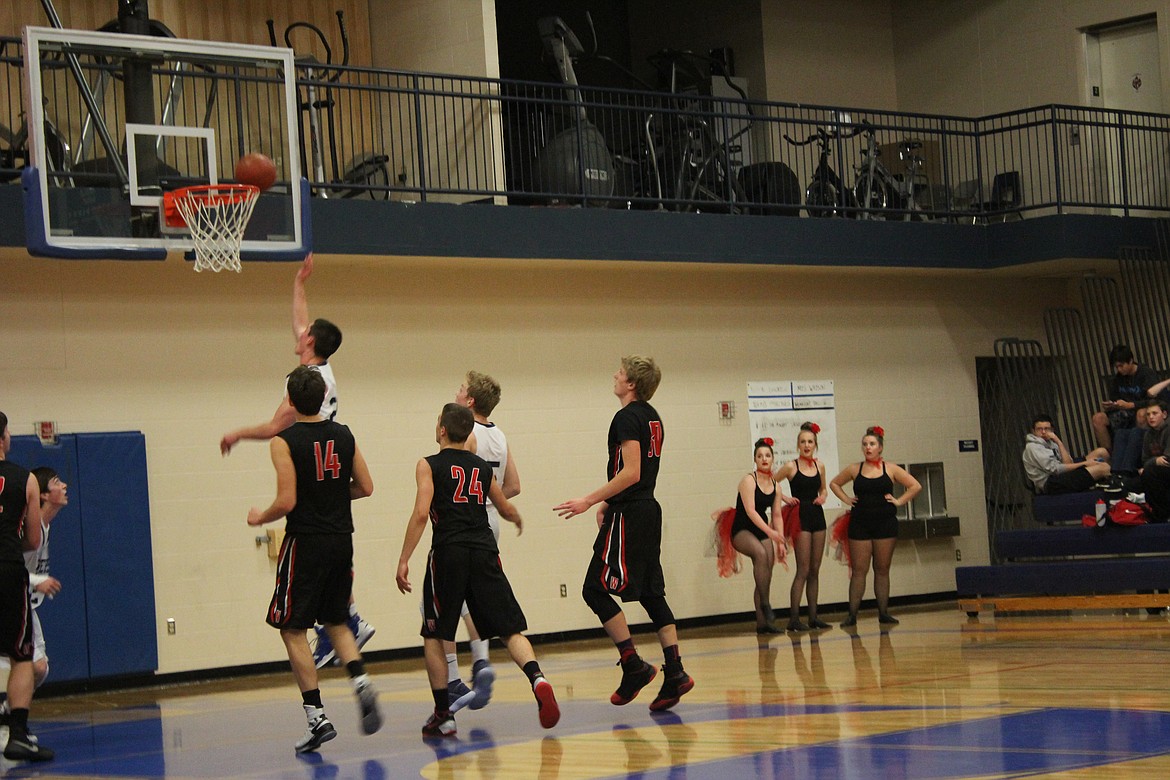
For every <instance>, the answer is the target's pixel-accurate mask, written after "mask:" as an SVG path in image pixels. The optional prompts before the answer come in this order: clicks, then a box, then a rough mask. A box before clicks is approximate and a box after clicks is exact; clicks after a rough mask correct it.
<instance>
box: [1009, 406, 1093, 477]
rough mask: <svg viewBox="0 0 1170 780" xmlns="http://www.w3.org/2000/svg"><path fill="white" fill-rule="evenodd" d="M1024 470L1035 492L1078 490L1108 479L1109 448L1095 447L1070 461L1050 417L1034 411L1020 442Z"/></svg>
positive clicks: (1070, 457)
mask: <svg viewBox="0 0 1170 780" xmlns="http://www.w3.org/2000/svg"><path fill="white" fill-rule="evenodd" d="M1024 471H1025V472H1027V474H1028V479H1030V480H1031V481H1032V484H1033V485H1034V486H1035V488H1036V492H1037V493H1048V494H1051V495H1056V494H1059V493H1080V492H1082V491H1085V490H1090V489H1092V487H1093V485H1095V484H1097V483H1098V482H1102V481H1105V480H1108V479H1109V477H1110V468H1109V452H1108V451H1107V450H1105V449H1104V448H1102V447H1098V448H1097V449H1095V450H1093V451H1092V452H1090V453H1089V454H1088V455H1087V456H1086V457H1085V459H1084V460H1082V461H1074V460H1073V458H1072V455H1070V454H1069V452H1068V447H1065V446H1064V442H1062V441H1061V440H1060V437H1058V436H1057V435H1056V431H1055V430H1053V427H1052V418H1051V417H1049V416H1048V415H1047V414H1038V415H1036V417H1035V418H1033V420H1032V432H1031V433H1029V434H1028V436H1027V438H1026V439H1025V443H1024Z"/></svg>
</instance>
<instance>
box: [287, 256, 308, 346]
mask: <svg viewBox="0 0 1170 780" xmlns="http://www.w3.org/2000/svg"><path fill="white" fill-rule="evenodd" d="M312 275H313V253H312V252H310V253H309V255H308V257H306V258H305V262H303V263H301V267H300V268H298V269H297V275H296V277H295V278H294V279H293V299H292V329H293V339H294V340H299V339H300V338H301V335H302V334H303V333H304V332H305V331H306V330H308V329H309V299H308V297H307V296H306V295H305V281H306V280H308V278H309V277H310V276H312Z"/></svg>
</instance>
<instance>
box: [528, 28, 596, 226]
mask: <svg viewBox="0 0 1170 780" xmlns="http://www.w3.org/2000/svg"><path fill="white" fill-rule="evenodd" d="M537 26H538V28H539V30H540V38H541V40H542V41H543V42H544V49H545V51H546V52H548V53H549V54H550V55H551V56H552V58H553V61H554V62H555V63H556V66H557V72H558V73H559V74H560V76H561V81H562V82H563V83H564V84H565V86H567V87H568V88H569V89H568V95H569V98H570V99H571V100H572V101H573V102H574V103H575V104H576V107H575V109H574V110H573V112H572V120H571V123H570V124H569V126H568V127H565V128H564V129H562V130H559V131H558V132H557V133H556V134H555V135H554V136H553V137H552V140H550V141H549V142H548V143H547V144H545V146H544V148H543V149H542V150H541V151H540V152H539V153H538V155H537V160H536V176H537V181H536V183H535V184H536V186H537V188H538V190H539V191H541V192H551V193H557V194H556V195H555V196H554V197H553V201H552V202H553V203H558V202H560V201H561V200H563V199H565V198H564V197H563V196H581V195H583V196H584V198H583V199H582V200H580V201H577V199H576V198H569V200H572V201H577V202H580V203H582V204H583V205H588V206H604V205H608V202H607V201H606V200H596V198H598V197H600V198H607V197H608V196H610V195H612V194H613V179H614V170H613V157H612V156H611V155H610V153H609V148H608V147H607V146H606V143H605V136H603V135H602V134H601V131H600V130H598V129H597V126H596V125H594V124H593V123H592V122H590V121H589V117H588V115H587V114H586V113H585V104H584V100H583V98H582V97H581V88H580V86H579V85H578V84H577V73H576V71H575V70H574V68H573V59H574V58H575V57H580V56H581V55H582V54H584V53H585V48H584V47H583V46H582V45H581V41H580V40H578V39H577V36H576V35H574V34H573V31H572V30H570V29H569V26H568V25H567V24H565V22H564V21H563V20H562V19H561V18H560V17H558V16H546V17H544V18H543V19H540V20H539V21H538V22H537ZM591 198H593V199H595V200H591Z"/></svg>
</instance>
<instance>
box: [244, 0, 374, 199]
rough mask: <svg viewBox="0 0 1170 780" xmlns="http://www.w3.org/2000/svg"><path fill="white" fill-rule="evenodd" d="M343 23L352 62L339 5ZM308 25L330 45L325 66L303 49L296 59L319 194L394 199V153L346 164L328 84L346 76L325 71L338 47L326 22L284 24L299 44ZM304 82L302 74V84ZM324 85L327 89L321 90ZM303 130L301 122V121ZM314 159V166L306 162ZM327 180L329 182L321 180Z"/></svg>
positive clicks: (344, 48)
mask: <svg viewBox="0 0 1170 780" xmlns="http://www.w3.org/2000/svg"><path fill="white" fill-rule="evenodd" d="M336 13H337V27H338V29H339V30H340V31H341V63H340V66H341V67H342V68H344V67H345V66H347V65H349V32H348V31H347V30H346V28H345V12H344V11H337V12H336ZM266 24H267V25H268V40H269V42H270V43H271V44H272V45H273V46H276V45H277V43H276V24H275V22H274V21H273V20H272V19H268V20H267V21H266ZM300 28H304V29H306V30H308V31H310V32H311V33H313V34H314V35H316V36H317V40H318V41H320V43H321V46H322V48H324V50H325V62H324V63H323V64H324V66H325V67H322V65H323V64H322V63H321V61H320V60H318V59H317V58H316V57H314V56H313V55H311V54H303V55H299V56H297V58H296V62H297V65H298V67H299V68H300V70H301V71H302V75H303V86H304V89H305V99H304V100H303V101H301V103H300V108H301V111H303V112H305V113H307V114H308V116H309V150H310V156H311V160H308V161H307V160H305V159H304V157H305V153H304V148H305V144H304V133H303V131H302V132H301V167H302V168H303V169H305V170H311V171H312V172H313V182H314V185H315V186H314V191H313V194H314V195H316V196H317V197H321V198H329V197H342V198H370V199H372V200H388V199H389V198H390V171H389V169H388V168H387V167H386V166H387V163H388V162H390V157H389V156H387V155H385V154H376V153H372V152H360V153H358V154H356V155H355V156H354V157H353V158H352V159H351V160H350V161H349V164H348V165H346V166H345V168H344V169H341V167H340V165H339V164H338V160H337V132H336V129H335V127H334V119H333V107H334V105H335V104H336V102H337V101H336V100H334V98H333V96H332V95H331V94H330V93H329V87H328V86H327V85H330V84H336V83H337V81H338V80H339V79H340V78H341V71H340V70H337V69H334V70H333V72H332V73H329V74H327V75H325V78H324V82H322V80H321V76H322V74H325V73H326V68H327V67H328V66H330V65H332V64H333V49H332V48H330V46H329V39H328V38H327V37H326V36H325V33H324V32H322V31H321V28H320V27H318V26H317V25H315V24H313V23H311V22H293V23H292V24H290V25H289V26H288V27H285V28H284V43H285V45H286V46H287V47H288V48H290V49H293V48H294V47H293V44H292V35H293V31H294V30H297V29H300ZM301 86H302V83H301V82H300V80H298V85H297V87H298V89H300V87H301ZM318 87H321V92H320V94H318ZM321 109H324V110H325V124H326V128H327V130H328V135H329V162H330V171H329V173H328V175H327V174H326V172H325V145H324V140H323V138H322V129H321ZM298 130H300V128H299V127H298ZM309 162H311V164H312V167H311V168H310V167H309V166H308V165H307V164H306V163H309ZM321 185H324V186H321Z"/></svg>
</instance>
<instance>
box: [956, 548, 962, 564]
mask: <svg viewBox="0 0 1170 780" xmlns="http://www.w3.org/2000/svg"><path fill="white" fill-rule="evenodd" d="M955 560H956V561H961V560H963V551H962V550H955Z"/></svg>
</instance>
